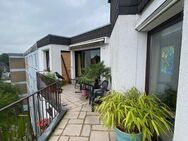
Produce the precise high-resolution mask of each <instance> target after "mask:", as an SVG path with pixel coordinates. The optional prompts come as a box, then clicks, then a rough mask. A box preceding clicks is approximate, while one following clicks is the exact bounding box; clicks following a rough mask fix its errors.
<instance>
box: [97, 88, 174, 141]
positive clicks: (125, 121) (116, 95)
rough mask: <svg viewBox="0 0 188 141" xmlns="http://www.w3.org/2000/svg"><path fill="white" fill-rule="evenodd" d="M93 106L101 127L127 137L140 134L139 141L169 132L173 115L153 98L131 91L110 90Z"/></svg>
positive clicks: (134, 90)
mask: <svg viewBox="0 0 188 141" xmlns="http://www.w3.org/2000/svg"><path fill="white" fill-rule="evenodd" d="M101 100H102V103H101V104H100V105H98V106H96V108H95V110H96V111H97V112H98V113H99V117H100V119H101V120H102V121H103V124H104V126H106V127H108V128H118V129H120V130H121V131H123V132H126V133H129V134H132V135H134V134H137V133H142V140H143V141H145V140H146V139H147V140H151V138H152V136H153V135H157V136H160V135H162V134H167V133H168V132H169V131H171V128H170V127H171V126H173V125H172V123H171V122H170V121H169V119H172V118H174V114H173V113H172V112H171V111H170V109H169V108H168V107H167V106H166V105H165V104H163V103H162V102H161V101H160V100H159V99H158V98H157V97H156V96H154V95H146V94H145V93H142V92H140V91H138V90H137V89H136V88H132V89H130V90H129V91H127V92H126V93H123V92H119V91H110V92H109V93H108V94H107V96H105V97H102V98H101Z"/></svg>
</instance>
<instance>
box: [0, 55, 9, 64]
mask: <svg viewBox="0 0 188 141" xmlns="http://www.w3.org/2000/svg"><path fill="white" fill-rule="evenodd" d="M0 62H3V63H5V64H6V65H7V66H9V56H8V54H5V53H3V54H1V55H0Z"/></svg>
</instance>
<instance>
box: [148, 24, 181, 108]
mask: <svg viewBox="0 0 188 141" xmlns="http://www.w3.org/2000/svg"><path fill="white" fill-rule="evenodd" d="M181 38H182V22H181V21H179V22H176V23H174V24H173V25H170V26H168V27H166V28H163V29H162V30H159V31H158V32H155V33H151V34H150V48H149V52H148V57H149V58H148V59H149V63H148V74H147V75H148V80H147V81H148V82H147V83H148V84H147V85H148V89H147V90H148V92H149V94H156V95H157V96H158V97H159V98H162V101H163V102H165V103H166V104H167V105H168V106H169V107H171V109H172V110H174V111H175V107H176V95H177V88H178V76H179V64H180V52H181Z"/></svg>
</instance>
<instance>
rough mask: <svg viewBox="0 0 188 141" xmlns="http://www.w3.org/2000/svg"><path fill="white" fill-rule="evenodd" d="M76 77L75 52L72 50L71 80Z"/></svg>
mask: <svg viewBox="0 0 188 141" xmlns="http://www.w3.org/2000/svg"><path fill="white" fill-rule="evenodd" d="M75 76H76V74H75V51H73V50H71V79H74V78H75Z"/></svg>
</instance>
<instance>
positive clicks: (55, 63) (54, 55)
mask: <svg viewBox="0 0 188 141" xmlns="http://www.w3.org/2000/svg"><path fill="white" fill-rule="evenodd" d="M45 50H49V56H50V70H51V71H52V72H58V73H59V74H62V65H61V51H69V48H68V46H66V45H54V44H51V45H46V46H43V47H40V48H39V49H38V53H39V71H44V70H45V68H46V67H45V55H44V51H45Z"/></svg>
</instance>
